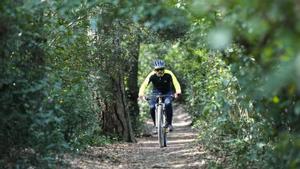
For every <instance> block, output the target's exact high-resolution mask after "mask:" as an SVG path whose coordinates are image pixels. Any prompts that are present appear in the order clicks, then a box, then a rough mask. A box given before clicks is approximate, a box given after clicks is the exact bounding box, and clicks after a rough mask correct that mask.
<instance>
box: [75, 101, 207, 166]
mask: <svg viewBox="0 0 300 169" xmlns="http://www.w3.org/2000/svg"><path fill="white" fill-rule="evenodd" d="M150 123H151V122H150V121H149V122H147V125H149V126H150V125H151V124H150ZM190 124H191V120H190V117H189V116H188V114H186V113H185V112H184V111H183V109H182V107H181V106H177V107H174V123H173V126H174V131H173V132H171V133H169V134H168V147H165V148H159V145H158V142H157V136H151V137H143V138H138V139H137V141H138V142H137V143H123V144H114V145H109V146H106V147H91V148H89V149H88V150H87V151H86V152H84V153H82V154H81V155H80V156H79V157H76V158H74V159H72V160H70V161H71V162H70V164H71V168H78V169H79V168H80V169H109V168H112V169H140V168H180V169H182V168H183V169H190V168H197V169H198V168H206V166H207V164H206V161H205V160H204V159H205V158H204V157H205V156H206V154H205V152H204V151H202V150H201V149H200V148H199V146H196V144H195V142H194V141H195V139H196V132H195V131H193V130H192V129H191V126H190Z"/></svg>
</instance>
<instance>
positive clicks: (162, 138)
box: [157, 105, 167, 147]
mask: <svg viewBox="0 0 300 169" xmlns="http://www.w3.org/2000/svg"><path fill="white" fill-rule="evenodd" d="M157 121H158V126H157V129H158V142H159V146H160V147H166V146H167V138H166V128H165V127H164V125H163V123H164V116H163V106H162V105H159V106H158V108H157Z"/></svg>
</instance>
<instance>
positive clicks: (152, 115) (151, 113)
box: [149, 98, 156, 126]
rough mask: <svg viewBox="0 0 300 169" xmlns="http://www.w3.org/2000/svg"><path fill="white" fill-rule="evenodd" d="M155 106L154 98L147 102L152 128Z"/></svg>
mask: <svg viewBox="0 0 300 169" xmlns="http://www.w3.org/2000/svg"><path fill="white" fill-rule="evenodd" d="M155 104H156V100H155V98H151V99H150V101H149V106H150V115H151V117H152V120H153V123H154V126H155Z"/></svg>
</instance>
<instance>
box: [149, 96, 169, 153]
mask: <svg viewBox="0 0 300 169" xmlns="http://www.w3.org/2000/svg"><path fill="white" fill-rule="evenodd" d="M167 96H171V97H172V98H173V97H174V96H173V95H155V97H156V98H157V100H158V101H157V103H156V104H155V127H157V130H158V131H157V136H158V142H159V146H160V148H162V147H167V128H168V126H167V125H166V112H165V103H164V102H163V99H164V97H167ZM146 100H150V98H147V99H146Z"/></svg>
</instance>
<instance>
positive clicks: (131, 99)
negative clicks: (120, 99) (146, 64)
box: [127, 37, 140, 131]
mask: <svg viewBox="0 0 300 169" xmlns="http://www.w3.org/2000/svg"><path fill="white" fill-rule="evenodd" d="M139 49H140V39H139V37H136V39H135V40H134V42H133V44H132V46H131V51H130V53H131V60H130V68H129V72H128V73H129V74H128V83H127V84H128V86H127V87H128V90H127V98H128V109H129V112H130V116H131V119H132V126H133V129H134V130H135V131H136V129H137V127H138V125H139V124H138V118H139V106H138V100H137V99H138V90H139V88H138V59H139V52H140V51H139Z"/></svg>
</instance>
